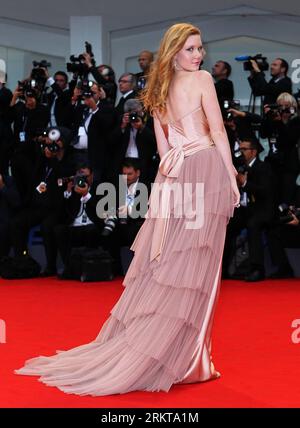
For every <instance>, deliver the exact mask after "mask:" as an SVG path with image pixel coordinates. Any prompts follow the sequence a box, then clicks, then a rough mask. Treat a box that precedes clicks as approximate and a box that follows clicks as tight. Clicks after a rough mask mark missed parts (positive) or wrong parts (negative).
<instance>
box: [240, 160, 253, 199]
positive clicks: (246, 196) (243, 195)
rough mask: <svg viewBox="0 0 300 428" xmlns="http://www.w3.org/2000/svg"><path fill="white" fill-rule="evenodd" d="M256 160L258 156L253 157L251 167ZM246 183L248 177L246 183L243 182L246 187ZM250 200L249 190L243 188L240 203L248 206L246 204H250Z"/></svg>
mask: <svg viewBox="0 0 300 428" xmlns="http://www.w3.org/2000/svg"><path fill="white" fill-rule="evenodd" d="M255 161H256V157H255V158H254V159H252V161H251V162H250V163H249V164H248V166H249V168H251V167H252V165H253V164H254V162H255ZM246 184H247V179H246V181H245V183H244V184H242V187H245V186H246ZM248 202H249V198H248V194H247V192H245V191H244V190H242V191H241V200H240V204H241V205H242V206H243V207H246V206H247V205H248Z"/></svg>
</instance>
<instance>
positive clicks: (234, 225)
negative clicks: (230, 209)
mask: <svg viewBox="0 0 300 428" xmlns="http://www.w3.org/2000/svg"><path fill="white" fill-rule="evenodd" d="M269 222H270V219H269V218H268V217H267V216H264V215H262V214H261V213H257V212H255V211H254V210H251V211H250V209H249V208H245V207H240V208H238V209H237V210H236V211H235V215H234V217H232V218H231V219H230V221H229V223H228V225H227V232H226V239H225V246H224V255H223V272H225V273H227V271H228V267H229V263H230V260H231V257H232V255H233V254H234V252H235V249H236V248H235V242H236V238H237V236H238V235H239V234H240V232H241V230H242V229H244V228H246V229H247V234H248V244H249V259H250V270H251V271H253V270H260V271H261V272H264V247H263V240H262V232H263V230H264V229H267V228H268V227H269Z"/></svg>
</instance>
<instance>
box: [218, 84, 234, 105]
mask: <svg viewBox="0 0 300 428" xmlns="http://www.w3.org/2000/svg"><path fill="white" fill-rule="evenodd" d="M215 88H216V92H217V97H218V100H219V104H220V106H222V102H223V101H224V100H233V97H234V89H233V83H232V81H231V80H229V79H221V80H218V81H217V82H216V83H215Z"/></svg>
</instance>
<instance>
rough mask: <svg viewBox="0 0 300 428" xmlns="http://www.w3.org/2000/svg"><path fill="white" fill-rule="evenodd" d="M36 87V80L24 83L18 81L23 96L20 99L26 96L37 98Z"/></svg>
mask: <svg viewBox="0 0 300 428" xmlns="http://www.w3.org/2000/svg"><path fill="white" fill-rule="evenodd" d="M36 86H37V84H36V80H35V79H31V80H24V81H22V82H20V80H18V90H19V91H20V92H22V96H21V97H20V98H24V95H26V96H27V97H36V95H37V93H36V89H37V88H36Z"/></svg>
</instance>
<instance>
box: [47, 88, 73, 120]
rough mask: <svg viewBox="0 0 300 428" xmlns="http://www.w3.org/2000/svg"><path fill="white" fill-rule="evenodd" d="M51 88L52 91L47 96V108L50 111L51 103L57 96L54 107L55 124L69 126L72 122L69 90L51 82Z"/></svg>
mask: <svg viewBox="0 0 300 428" xmlns="http://www.w3.org/2000/svg"><path fill="white" fill-rule="evenodd" d="M51 88H52V92H51V93H50V94H48V97H47V102H48V106H49V110H50V111H51V107H52V104H53V102H54V100H55V98H56V96H57V98H56V101H55V107H54V115H55V119H56V124H57V126H65V127H66V128H70V127H71V123H72V106H71V97H72V94H71V90H70V89H65V90H64V91H63V90H62V89H61V88H60V87H59V85H57V83H53V85H51Z"/></svg>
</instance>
